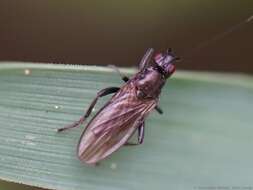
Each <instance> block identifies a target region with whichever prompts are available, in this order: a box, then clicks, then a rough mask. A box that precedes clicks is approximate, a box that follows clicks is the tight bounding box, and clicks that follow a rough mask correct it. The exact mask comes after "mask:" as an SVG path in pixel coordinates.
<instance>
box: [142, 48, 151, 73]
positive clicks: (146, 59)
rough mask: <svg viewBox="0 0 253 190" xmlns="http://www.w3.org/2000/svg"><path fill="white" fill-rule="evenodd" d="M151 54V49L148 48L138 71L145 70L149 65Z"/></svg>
mask: <svg viewBox="0 0 253 190" xmlns="http://www.w3.org/2000/svg"><path fill="white" fill-rule="evenodd" d="M153 53H154V49H153V48H149V49H148V50H147V51H146V53H145V55H144V56H143V57H142V59H141V62H140V64H139V70H142V69H144V68H146V67H147V66H148V65H149V63H150V59H151V58H152V55H153Z"/></svg>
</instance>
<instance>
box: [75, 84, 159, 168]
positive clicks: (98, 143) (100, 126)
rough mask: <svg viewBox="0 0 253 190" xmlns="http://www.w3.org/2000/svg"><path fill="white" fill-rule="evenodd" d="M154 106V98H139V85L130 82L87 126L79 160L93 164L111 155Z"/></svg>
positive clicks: (81, 141)
mask: <svg viewBox="0 0 253 190" xmlns="http://www.w3.org/2000/svg"><path fill="white" fill-rule="evenodd" d="M154 106H155V101H154V100H145V101H142V100H138V99H137V97H136V92H135V88H134V87H133V88H132V87H131V85H126V86H125V88H123V89H122V90H121V91H120V92H119V93H117V94H116V95H115V97H113V99H112V101H111V102H109V103H108V104H107V105H106V106H104V107H103V108H102V109H101V110H100V111H99V112H98V114H97V115H96V116H95V117H94V118H93V119H92V120H91V122H90V123H89V124H88V125H87V128H86V130H85V131H84V133H83V134H82V136H81V138H80V141H79V146H78V150H77V152H78V157H79V159H80V160H81V161H84V162H86V163H90V164H92V163H96V162H98V161H100V160H102V159H104V158H106V157H107V156H109V155H110V154H111V153H113V152H114V151H116V150H117V149H118V148H120V147H121V146H122V145H124V144H125V143H126V142H127V140H128V139H129V138H130V137H131V136H132V135H133V134H134V132H135V131H136V129H137V128H138V126H139V125H140V124H141V121H142V120H143V118H144V117H145V116H146V115H147V114H148V113H149V112H150V111H151V110H152V109H153V108H154Z"/></svg>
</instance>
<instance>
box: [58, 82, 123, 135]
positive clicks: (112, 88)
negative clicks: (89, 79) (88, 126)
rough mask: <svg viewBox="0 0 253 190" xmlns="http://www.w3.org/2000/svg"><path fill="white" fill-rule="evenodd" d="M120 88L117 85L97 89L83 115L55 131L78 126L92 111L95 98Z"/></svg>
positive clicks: (95, 101)
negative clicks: (94, 96)
mask: <svg viewBox="0 0 253 190" xmlns="http://www.w3.org/2000/svg"><path fill="white" fill-rule="evenodd" d="M119 89H120V88H119V87H108V88H105V89H102V90H101V91H99V92H98V93H97V96H96V98H95V99H94V100H93V101H92V102H91V104H90V106H89V108H88V110H87V111H86V113H85V115H84V116H82V117H81V118H80V119H79V120H78V121H76V122H74V123H73V124H71V125H68V126H66V127H63V128H60V129H58V130H57V131H58V132H61V131H65V130H67V129H71V128H74V127H78V126H80V125H81V124H82V123H83V122H84V121H85V119H87V118H88V117H89V115H90V114H91V112H92V109H93V108H94V106H95V104H96V103H97V100H98V99H99V98H101V97H103V96H106V95H108V94H112V93H115V92H117V91H118V90H119Z"/></svg>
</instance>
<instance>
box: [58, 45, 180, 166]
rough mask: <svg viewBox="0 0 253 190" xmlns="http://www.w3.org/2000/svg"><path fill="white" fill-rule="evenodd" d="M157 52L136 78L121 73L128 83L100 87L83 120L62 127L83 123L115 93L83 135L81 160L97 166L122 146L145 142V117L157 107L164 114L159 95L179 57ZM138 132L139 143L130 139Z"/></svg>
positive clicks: (149, 55)
mask: <svg viewBox="0 0 253 190" xmlns="http://www.w3.org/2000/svg"><path fill="white" fill-rule="evenodd" d="M153 54H154V50H153V49H152V48H150V49H148V50H147V52H146V53H145V55H144V56H143V58H142V60H141V62H140V64H139V71H138V72H137V73H136V74H135V75H134V76H133V77H132V78H130V79H129V78H128V77H126V76H123V75H121V78H122V80H123V81H124V82H125V84H124V85H123V86H122V87H120V88H119V87H108V88H105V89H102V90H100V91H99V92H98V93H97V96H96V97H95V99H94V100H93V101H92V102H91V104H90V106H89V108H88V110H87V111H86V113H85V115H84V116H82V117H81V118H80V120H79V121H77V122H75V123H73V124H71V125H69V126H66V127H64V128H60V129H58V132H61V131H64V130H67V129H70V128H74V127H78V126H80V125H81V124H82V123H83V122H84V121H85V120H86V119H87V118H88V117H89V115H90V114H91V112H92V109H93V108H94V106H95V104H96V103H97V101H98V99H99V98H101V97H103V96H106V95H109V94H113V93H114V95H113V96H112V97H111V99H110V100H109V101H108V102H107V103H106V104H105V105H104V106H103V107H102V108H101V109H100V110H99V111H98V112H97V113H96V115H95V116H94V117H93V118H92V119H91V121H90V122H89V123H88V124H87V126H86V128H85V130H84V131H83V133H82V135H81V137H80V140H79V142H78V146H77V156H78V158H79V160H80V161H81V162H84V163H86V164H90V165H94V164H96V163H98V162H99V161H101V160H103V159H105V158H106V157H108V156H109V155H111V154H112V153H113V152H115V151H116V150H118V149H119V148H120V147H121V146H124V145H139V144H142V143H143V140H144V128H145V118H146V117H147V116H148V114H149V113H150V112H151V111H152V110H153V109H155V110H156V111H157V112H158V113H160V114H162V109H161V108H160V107H158V101H159V95H160V93H161V89H162V87H163V86H164V84H165V82H166V80H167V79H168V78H169V77H170V76H171V75H172V74H173V73H174V71H175V68H176V67H175V64H174V62H175V61H176V60H177V59H178V58H177V57H175V56H174V55H173V53H172V52H171V50H170V49H169V50H167V51H166V52H165V53H158V54H157V55H156V56H153ZM115 69H116V68H115ZM116 71H117V72H119V71H118V70H117V69H116ZM136 131H138V140H137V143H130V142H128V140H129V138H130V137H131V136H132V135H133V134H134V133H135V132H136Z"/></svg>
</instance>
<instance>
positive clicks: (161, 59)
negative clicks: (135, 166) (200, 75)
mask: <svg viewBox="0 0 253 190" xmlns="http://www.w3.org/2000/svg"><path fill="white" fill-rule="evenodd" d="M252 20H253V15H252V16H250V17H248V18H247V19H246V20H243V21H242V22H240V23H239V24H237V25H234V26H233V27H232V28H230V29H229V30H227V31H225V32H223V33H220V34H218V35H216V36H214V37H213V38H212V39H210V40H208V41H205V42H204V43H201V44H199V45H198V46H196V47H195V48H193V49H192V50H191V51H188V53H187V54H186V55H185V56H184V57H189V56H190V55H192V54H193V53H194V52H196V51H197V50H200V49H202V48H204V47H206V46H207V45H208V44H210V43H212V42H215V41H217V40H220V39H222V38H224V37H225V36H226V35H228V34H230V33H232V32H234V31H235V30H237V29H239V28H240V27H242V26H243V25H245V24H248V23H250V22H252ZM189 52H190V53H189ZM153 54H154V50H153V49H152V48H150V49H148V50H147V52H146V53H145V55H144V57H143V58H142V60H141V62H140V64H139V70H138V72H137V73H136V74H135V75H134V76H133V77H132V78H130V79H129V78H128V77H126V76H123V75H122V74H121V73H120V72H119V70H118V69H117V68H116V67H114V69H115V70H116V71H117V72H118V73H119V74H120V75H121V78H122V80H123V81H124V82H125V84H124V85H123V86H122V87H120V88H119V87H108V88H105V89H102V90H100V91H99V92H98V93H97V96H96V97H95V99H94V100H93V101H92V102H91V104H90V106H89V108H88V110H87V111H86V113H85V115H84V116H82V117H81V118H80V120H79V121H76V122H75V123H73V124H71V125H69V126H66V127H64V128H60V129H58V132H61V131H65V130H67V129H70V128H74V127H78V126H80V125H81V124H82V123H83V122H84V121H85V120H86V119H87V118H88V117H89V115H90V114H91V112H92V110H93V108H94V106H95V104H96V103H97V101H98V99H99V98H101V97H103V96H106V95H109V94H114V95H113V96H112V97H111V99H110V100H109V101H108V102H107V103H106V104H105V105H104V106H103V107H102V108H101V109H100V110H99V111H98V112H97V113H96V115H95V116H94V117H93V118H92V119H91V121H90V122H89V123H88V124H87V126H86V128H85V130H84V131H83V133H82V135H81V137H80V139H79V142H78V146H77V156H78V158H79V159H80V161H81V162H84V163H87V164H90V165H94V164H96V163H98V162H99V161H101V160H103V159H105V158H107V157H108V156H109V155H111V154H112V153H113V152H115V151H116V150H118V149H119V148H120V147H121V146H124V145H139V144H142V143H143V140H144V129H145V118H146V117H147V116H148V114H149V113H150V112H151V111H152V110H154V109H155V110H156V111H157V112H158V113H160V114H162V113H163V112H162V109H161V108H160V107H159V106H158V102H159V95H160V93H161V89H162V88H163V86H164V84H165V82H166V80H167V79H168V78H169V77H170V76H171V75H172V74H173V73H174V72H175V68H176V67H175V61H176V60H178V58H177V57H175V56H174V54H173V53H172V52H171V50H170V49H169V50H167V51H166V52H165V53H158V54H157V55H155V56H153ZM136 131H138V140H137V143H130V142H128V140H129V139H130V137H131V136H132V135H133V134H134V133H135V132H136Z"/></svg>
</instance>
